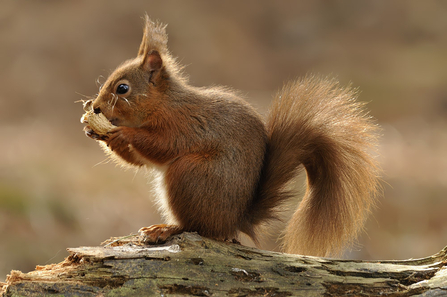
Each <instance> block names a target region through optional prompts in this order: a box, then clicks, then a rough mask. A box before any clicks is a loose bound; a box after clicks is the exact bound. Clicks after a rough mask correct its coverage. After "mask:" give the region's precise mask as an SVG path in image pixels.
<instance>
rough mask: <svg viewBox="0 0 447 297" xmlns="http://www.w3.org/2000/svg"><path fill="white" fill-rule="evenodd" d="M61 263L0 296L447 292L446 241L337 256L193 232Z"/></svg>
mask: <svg viewBox="0 0 447 297" xmlns="http://www.w3.org/2000/svg"><path fill="white" fill-rule="evenodd" d="M68 252H69V256H68V257H67V258H66V259H65V260H64V261H63V262H61V263H58V264H52V265H46V266H37V267H36V270H35V271H32V272H29V273H22V272H20V271H11V273H10V274H9V275H8V277H7V280H6V283H4V284H1V283H0V288H1V294H2V296H46V295H63V296H170V295H171V296H179V295H181V296H280V297H281V296H322V295H324V296H379V295H380V296H413V295H422V296H444V295H447V268H446V264H447V247H446V248H444V249H443V250H442V251H440V252H439V253H437V254H435V255H433V256H431V257H427V258H423V259H416V260H413V259H412V260H404V261H380V262H379V261H358V260H337V259H328V258H318V257H309V256H300V255H290V254H283V253H277V252H270V251H263V250H259V249H256V248H250V247H245V246H242V245H239V244H235V243H225V242H218V241H214V240H211V239H207V238H203V237H200V236H199V235H197V234H194V233H183V234H181V235H178V236H174V237H173V238H172V239H171V240H169V241H168V242H167V243H165V244H162V245H145V244H144V243H141V242H140V240H139V238H138V236H134V237H131V238H127V239H122V240H119V241H117V242H114V241H109V244H108V245H106V246H98V247H79V248H69V249H68Z"/></svg>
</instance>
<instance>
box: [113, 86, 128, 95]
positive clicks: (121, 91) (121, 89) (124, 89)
mask: <svg viewBox="0 0 447 297" xmlns="http://www.w3.org/2000/svg"><path fill="white" fill-rule="evenodd" d="M129 89H130V87H129V85H126V84H120V85H118V87H116V93H117V94H119V95H123V94H126V93H127V92H128V91H129Z"/></svg>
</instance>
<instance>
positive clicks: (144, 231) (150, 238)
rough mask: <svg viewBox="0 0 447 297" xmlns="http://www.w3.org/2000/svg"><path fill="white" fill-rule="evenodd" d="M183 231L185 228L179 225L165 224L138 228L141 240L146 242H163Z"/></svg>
mask: <svg viewBox="0 0 447 297" xmlns="http://www.w3.org/2000/svg"><path fill="white" fill-rule="evenodd" d="M182 232H183V230H182V229H181V228H180V227H179V226H175V225H164V224H160V225H152V226H149V227H143V228H141V229H140V230H138V233H139V234H140V236H141V237H142V240H141V241H142V242H144V243H163V242H165V241H166V240H167V239H168V238H169V237H170V236H172V235H176V234H180V233H182Z"/></svg>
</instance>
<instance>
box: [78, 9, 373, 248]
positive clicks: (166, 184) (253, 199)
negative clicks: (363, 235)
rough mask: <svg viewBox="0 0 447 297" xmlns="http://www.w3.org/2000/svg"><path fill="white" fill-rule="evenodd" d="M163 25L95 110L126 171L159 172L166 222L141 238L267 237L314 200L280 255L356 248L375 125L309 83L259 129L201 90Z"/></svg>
mask: <svg viewBox="0 0 447 297" xmlns="http://www.w3.org/2000/svg"><path fill="white" fill-rule="evenodd" d="M167 40H168V36H167V33H166V26H165V25H163V24H162V23H160V22H153V21H151V20H150V18H149V17H148V16H147V15H145V26H144V34H143V39H142V42H141V45H140V47H139V50H138V54H137V57H136V58H133V59H130V60H127V61H126V62H124V63H123V64H121V65H120V66H119V67H118V68H117V69H116V70H115V71H114V72H113V73H112V74H111V75H110V76H109V77H108V78H107V80H106V82H105V83H104V84H103V85H102V87H101V88H100V91H99V94H97V97H96V98H95V99H93V100H91V102H89V107H88V108H89V109H91V113H92V114H96V115H98V114H100V115H102V116H104V117H105V118H106V119H107V120H108V121H109V123H108V124H109V125H110V124H111V126H112V127H113V128H111V129H109V130H108V131H107V132H104V133H103V132H101V133H100V132H98V131H95V127H94V126H93V125H90V124H89V123H88V119H84V120H83V121H84V123H87V125H86V126H85V127H84V131H85V134H86V135H87V136H88V137H90V138H92V139H95V140H97V141H98V142H99V143H100V144H102V146H103V148H104V150H105V151H106V153H108V154H110V155H112V156H113V157H114V159H116V160H119V162H122V163H124V164H130V165H133V166H137V167H141V166H150V167H154V168H156V169H157V170H158V171H159V173H160V175H159V176H160V178H159V180H158V187H159V189H160V191H159V192H160V193H159V194H160V195H158V197H157V198H156V199H158V204H159V206H160V209H161V212H162V215H163V217H164V218H165V220H166V221H167V222H166V224H160V225H153V226H150V227H144V228H141V229H140V231H139V232H140V235H144V237H145V238H146V240H147V242H153V243H156V242H164V241H166V240H167V239H168V238H169V237H170V236H172V235H175V234H179V233H181V232H184V231H189V232H197V233H198V234H200V235H202V236H205V237H209V238H214V239H217V240H232V239H236V238H238V234H239V233H240V232H242V233H245V234H246V235H248V236H249V237H250V238H251V239H252V240H253V241H254V242H255V243H258V242H259V236H258V235H259V232H260V230H261V227H264V226H266V225H268V224H269V223H271V222H272V221H275V220H280V213H281V209H282V208H284V205H285V204H286V203H287V202H289V201H290V200H291V198H293V197H296V196H297V195H296V193H294V191H292V190H290V187H288V185H290V182H291V181H293V180H294V179H295V178H296V177H297V175H298V174H300V173H302V172H303V170H304V171H305V172H306V176H307V187H306V189H307V190H306V193H305V195H304V197H303V198H302V200H301V202H300V204H299V206H298V208H297V210H296V211H295V213H294V214H293V216H292V218H291V220H290V222H289V223H288V225H287V227H286V228H285V229H286V230H285V232H284V236H283V237H284V238H283V241H284V243H283V250H284V252H287V253H295V254H305V255H314V256H332V255H338V254H340V252H341V251H342V250H343V248H344V247H345V246H347V245H350V244H352V243H353V242H355V239H356V237H357V236H358V235H359V233H360V231H362V230H363V225H364V221H365V219H366V217H367V215H368V213H369V212H370V210H371V208H372V206H373V205H374V201H375V197H376V194H377V191H378V188H379V183H378V174H379V170H378V167H379V166H378V164H377V161H376V160H375V158H374V150H375V148H376V144H377V135H378V126H377V124H375V123H374V120H373V119H372V117H371V116H369V114H368V112H367V111H366V110H365V107H364V105H365V104H364V103H360V102H358V101H356V97H357V92H356V90H355V89H352V88H351V87H350V86H348V87H341V86H340V84H339V83H338V82H337V81H336V80H334V79H327V78H320V77H317V76H312V75H308V76H306V77H304V78H302V79H298V80H296V81H292V82H289V83H287V84H285V86H284V87H283V89H282V90H280V91H279V92H278V94H277V95H276V97H275V99H274V100H273V103H272V106H271V109H270V112H269V115H268V116H267V119H265V120H264V119H263V118H262V117H261V116H260V115H259V114H258V112H256V111H255V110H254V109H253V108H252V107H251V106H250V105H249V104H248V103H247V102H246V101H244V100H243V99H241V98H240V97H239V96H238V95H237V94H236V92H234V91H232V90H229V89H228V88H223V87H209V88H205V87H194V86H191V85H189V84H188V80H187V78H186V76H185V75H184V74H183V68H182V67H181V66H180V64H179V63H178V62H177V61H176V59H175V58H174V57H173V56H172V55H171V53H170V52H169V50H168V47H167Z"/></svg>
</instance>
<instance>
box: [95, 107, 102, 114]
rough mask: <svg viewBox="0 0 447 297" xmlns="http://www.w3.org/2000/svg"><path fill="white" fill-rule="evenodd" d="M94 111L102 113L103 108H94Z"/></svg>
mask: <svg viewBox="0 0 447 297" xmlns="http://www.w3.org/2000/svg"><path fill="white" fill-rule="evenodd" d="M93 112H94V113H96V114H98V113H101V108H99V107H96V108H93Z"/></svg>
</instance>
